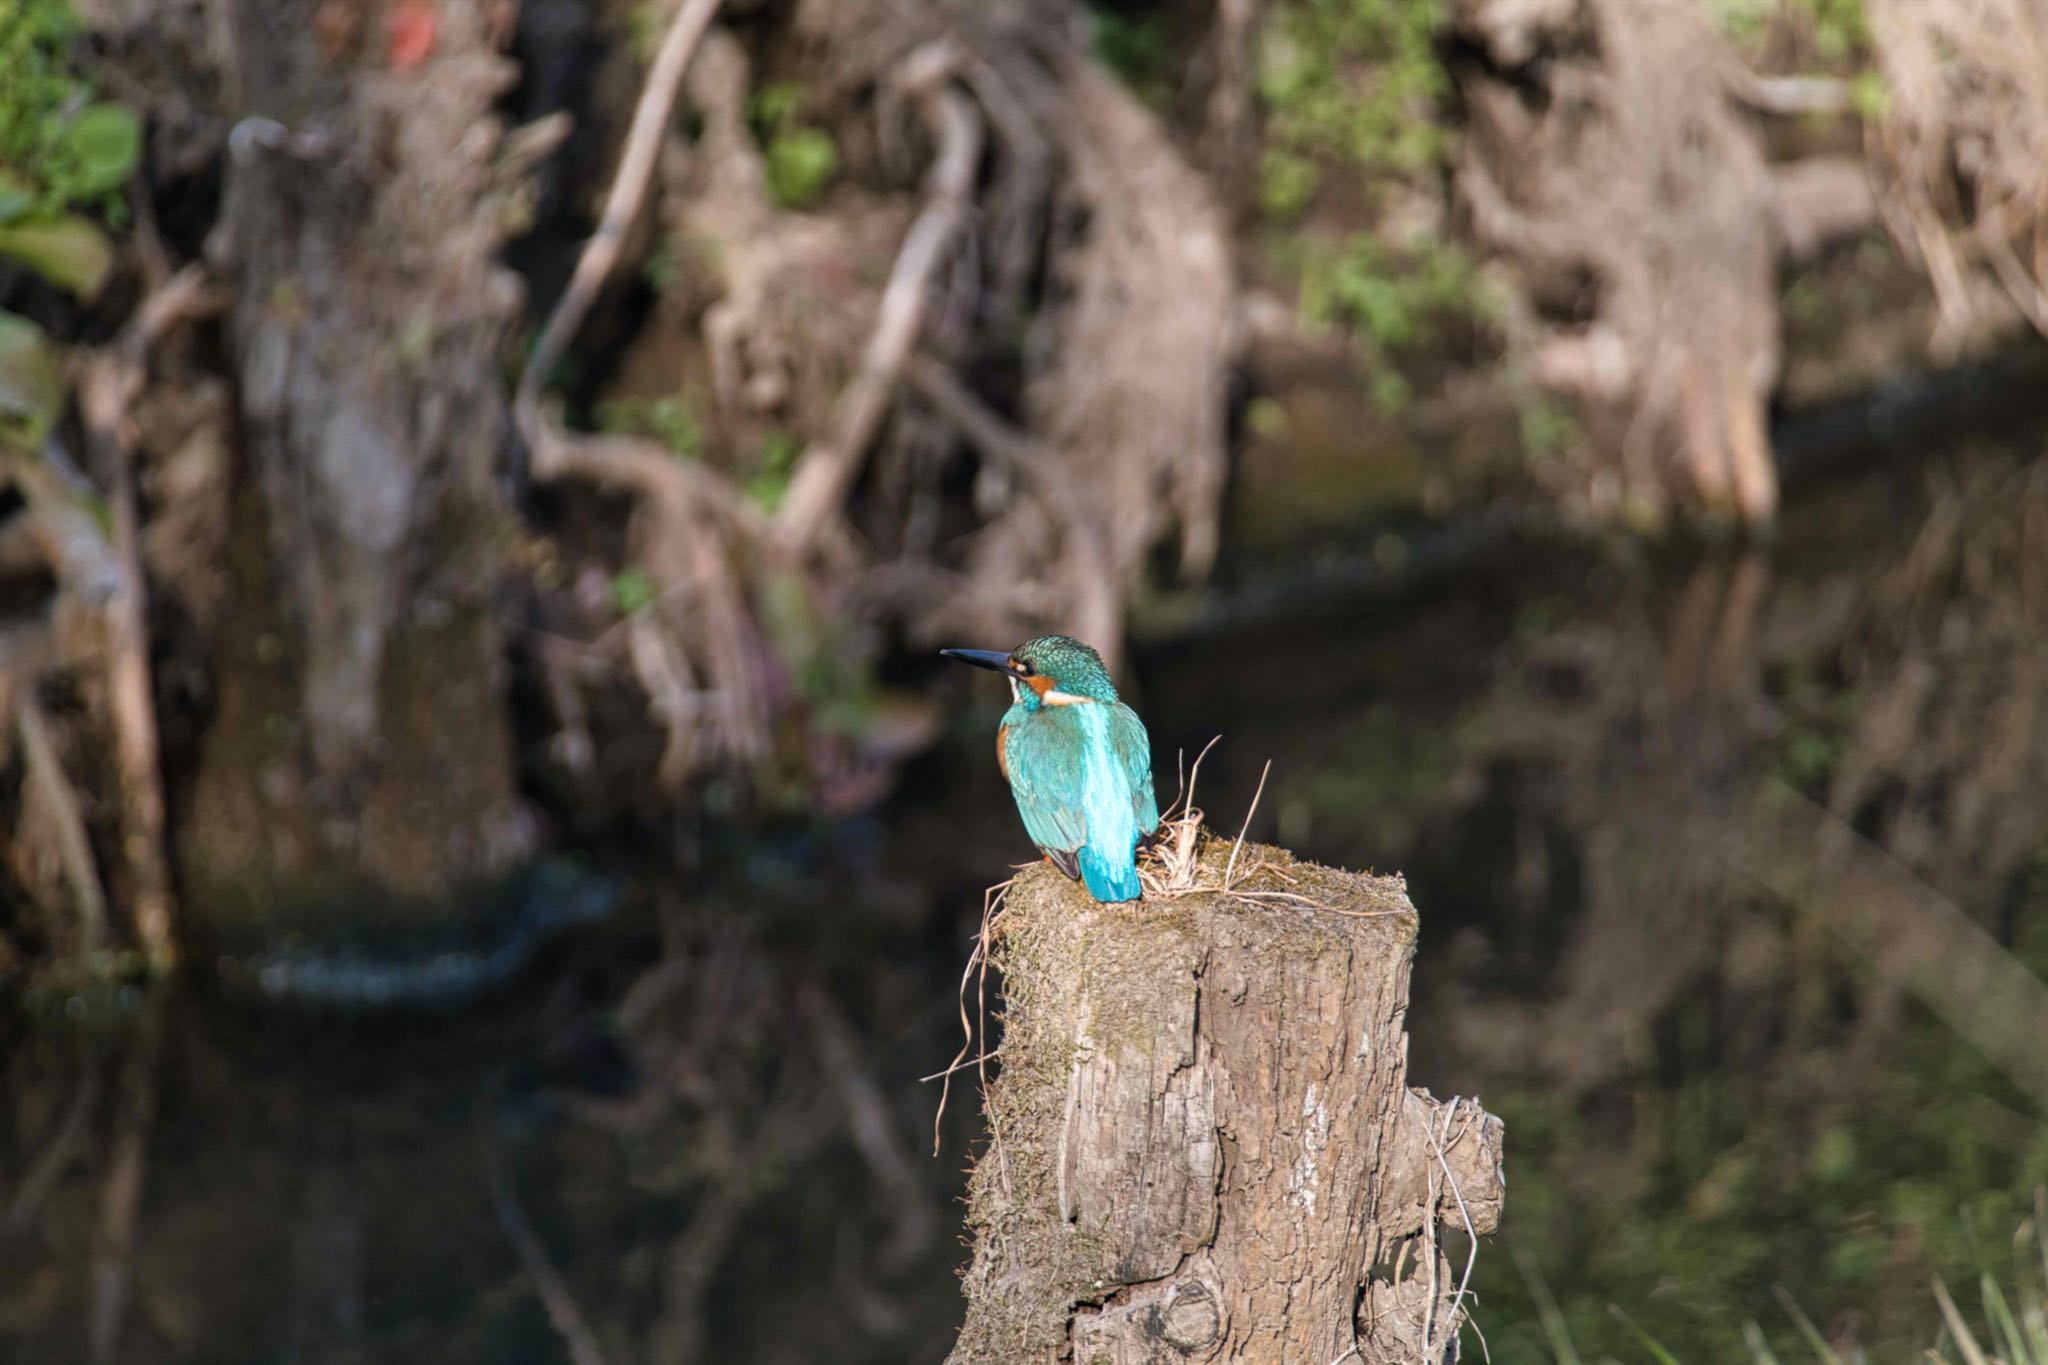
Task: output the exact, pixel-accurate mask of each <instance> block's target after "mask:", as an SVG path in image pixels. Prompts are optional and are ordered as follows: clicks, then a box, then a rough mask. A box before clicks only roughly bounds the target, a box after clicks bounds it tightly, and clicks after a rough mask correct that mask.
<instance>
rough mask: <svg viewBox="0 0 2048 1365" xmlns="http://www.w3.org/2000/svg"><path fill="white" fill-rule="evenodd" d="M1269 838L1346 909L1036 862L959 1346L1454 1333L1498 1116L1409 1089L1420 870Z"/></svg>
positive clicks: (1216, 1343) (1233, 1342) (1426, 1337)
mask: <svg viewBox="0 0 2048 1365" xmlns="http://www.w3.org/2000/svg"><path fill="white" fill-rule="evenodd" d="M1226 851H1227V849H1226ZM1256 856H1257V857H1258V858H1260V859H1263V860H1264V861H1265V863H1266V864H1267V866H1268V868H1269V870H1268V871H1265V872H1262V873H1260V874H1259V877H1258V878H1255V879H1254V880H1253V881H1252V882H1251V883H1249V885H1250V886H1251V887H1252V888H1254V889H1266V890H1287V891H1291V892H1294V893H1296V894H1300V895H1306V896H1309V897H1311V898H1313V899H1314V900H1316V901H1318V902H1320V903H1321V904H1322V905H1325V906H1328V907H1331V909H1329V910H1311V909H1306V908H1302V907H1298V906H1294V905H1290V904H1285V903H1281V902H1276V901H1272V900H1266V901H1257V902H1253V901H1246V900H1242V899H1232V898H1228V897H1224V896H1221V895H1218V894H1214V893H1201V894H1194V895H1188V896H1184V897H1180V898H1176V899H1168V900H1158V899H1154V900H1149V901H1146V902H1143V903H1141V904H1140V905H1139V906H1137V907H1125V906H1101V905H1097V904H1095V903H1093V902H1092V901H1090V900H1089V899H1088V897H1087V896H1086V895H1085V893H1082V892H1080V891H1078V890H1076V889H1075V888H1074V887H1072V886H1071V885H1070V884H1069V883H1067V882H1065V881H1064V880H1062V879H1060V878H1059V877H1057V876H1055V875H1052V873H1051V872H1050V870H1049V869H1044V868H1031V869H1028V870H1026V871H1025V872H1023V873H1022V874H1020V876H1019V877H1018V880H1017V883H1016V885H1015V886H1014V887H1013V888H1012V889H1011V891H1010V895H1009V902H1008V905H1007V908H1006V909H1005V911H1004V914H1003V918H1002V920H1001V922H1000V926H999V935H1000V936H999V939H998V941H997V943H996V947H995V961H996V964H997V965H998V966H999V967H1000V968H1001V969H1002V971H1003V973H1004V980H1005V986H1004V993H1005V1011H1004V1019H1005V1032H1004V1037H1003V1040H1002V1059H1003V1065H1002V1072H1001V1075H1000V1076H999V1077H998V1078H997V1079H996V1081H995V1082H994V1083H993V1084H992V1086H991V1088H990V1093H989V1095H988V1096H987V1100H986V1102H987V1106H988V1111H989V1116H990V1120H991V1129H992V1131H993V1132H994V1133H996V1134H997V1135H998V1136H997V1138H996V1139H995V1141H994V1143H992V1145H991V1146H990V1147H989V1148H988V1149H987V1150H986V1151H985V1152H984V1153H983V1154H982V1155H981V1159H980V1160H979V1161H978V1162H977V1165H976V1169H975V1172H974V1176H973V1180H972V1185H971V1207H970V1211H969V1224H970V1226H971V1227H972V1228H973V1230H974V1234H975V1245H974V1259H973V1263H972V1265H971V1266H970V1268H969V1270H968V1271H967V1275H966V1285H965V1288H966V1293H967V1298H968V1310H967V1321H966V1325H965V1326H964V1328H963V1329H962V1331H961V1334H960V1338H959V1342H958V1344H957V1345H956V1347H955V1349H954V1351H953V1355H952V1357H951V1360H952V1361H953V1362H955V1365H965V1363H966V1362H978V1361H989V1362H994V1361H1004V1362H1024V1361H1041V1360H1042V1361H1054V1360H1073V1361H1078V1362H1084V1363H1085V1365H1098V1363H1101V1365H1136V1362H1166V1361H1182V1360H1189V1361H1259V1362H1296V1361H1298V1362H1312V1363H1313V1365H1329V1362H1330V1361H1333V1360H1337V1359H1340V1358H1350V1359H1359V1360H1364V1361H1366V1362H1381V1361H1386V1362H1392V1361H1397V1360H1398V1361H1414V1360H1417V1359H1433V1360H1441V1359H1450V1358H1453V1356H1454V1353H1455V1341H1456V1336H1457V1322H1458V1306H1457V1305H1456V1303H1455V1302H1454V1301H1455V1299H1456V1289H1457V1286H1458V1283H1459V1277H1460V1274H1459V1272H1460V1270H1461V1267H1462V1257H1461V1258H1460V1262H1459V1264H1458V1265H1454V1264H1452V1262H1451V1260H1450V1259H1449V1258H1448V1257H1446V1256H1445V1254H1444V1251H1443V1249H1442V1247H1441V1246H1440V1245H1439V1239H1438V1237H1437V1230H1438V1228H1439V1226H1443V1227H1451V1228H1456V1229H1460V1230H1462V1229H1463V1228H1464V1226H1465V1225H1466V1223H1467V1221H1468V1220H1469V1222H1470V1225H1471V1226H1472V1227H1473V1228H1474V1229H1475V1230H1476V1231H1478V1232H1480V1233H1482V1234H1483V1233H1486V1232H1490V1231H1492V1230H1493V1229H1494V1228H1495V1227H1496V1226H1497V1225H1498V1222H1499V1216H1500V1207H1501V1199H1502V1183H1501V1176H1500V1151H1501V1128H1500V1123H1499V1121H1498V1120H1496V1119H1493V1118H1490V1117H1488V1116H1487V1115H1486V1114H1485V1113H1484V1112H1483V1111H1482V1110H1480V1109H1479V1107H1478V1106H1477V1105H1476V1104H1472V1103H1470V1102H1467V1101H1459V1102H1457V1104H1456V1106H1455V1108H1447V1107H1446V1106H1445V1105H1441V1104H1439V1103H1438V1102H1437V1101H1435V1100H1433V1099H1430V1098H1429V1097H1428V1096H1427V1094H1426V1093H1423V1092H1412V1091H1411V1090H1410V1089H1409V1086H1408V1077H1407V1034H1406V1032H1405V1028H1404V1024H1405V1019H1406V1013H1407V1006H1408V973H1409V965H1410V961H1411V958H1412V956H1413V952H1414V944H1415V936H1416V930H1417V918H1416V915H1415V911H1414V908H1413V907H1412V906H1411V905H1410V904H1409V902H1408V899H1407V896H1406V893H1405V890H1404V888H1403V886H1402V884H1401V883H1400V882H1399V881H1398V880H1395V879H1388V878H1379V877H1371V876H1365V875H1359V874H1352V873H1345V872H1337V871H1332V870H1330V869H1326V868H1319V867H1314V866H1312V865H1309V864H1304V863H1296V862H1293V861H1292V860H1291V859H1290V858H1289V857H1288V856H1287V855H1286V854H1284V853H1281V852H1279V851H1278V850H1258V851H1257V853H1256ZM1276 871H1277V872H1278V873H1281V874H1284V876H1285V878H1286V879H1287V880H1282V879H1281V877H1280V876H1278V875H1276ZM1262 879H1263V880H1262ZM1354 1352H1355V1354H1352V1353H1354Z"/></svg>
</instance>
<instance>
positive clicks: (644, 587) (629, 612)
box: [612, 569, 661, 616]
mask: <svg viewBox="0 0 2048 1365" xmlns="http://www.w3.org/2000/svg"><path fill="white" fill-rule="evenodd" d="M660 596H661V590H660V589H659V588H657V587H655V586H654V580H653V579H651V578H649V577H648V576H647V575H646V574H645V573H643V572H641V571H640V570H639V569H623V570H621V571H620V572H619V575H618V576H617V577H616V578H614V579H612V607H613V609H614V610H616V611H617V612H618V613H619V615H621V616H633V615H636V614H638V613H640V612H643V611H645V610H647V608H649V607H651V606H653V605H654V602H655V599H656V598H658V597H660Z"/></svg>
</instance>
